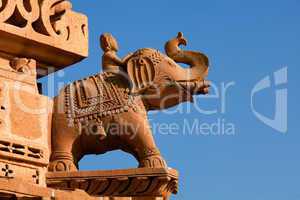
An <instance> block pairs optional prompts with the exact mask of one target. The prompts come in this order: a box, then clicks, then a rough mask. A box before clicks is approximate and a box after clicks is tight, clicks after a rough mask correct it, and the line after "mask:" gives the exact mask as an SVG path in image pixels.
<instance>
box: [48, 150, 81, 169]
mask: <svg viewBox="0 0 300 200" xmlns="http://www.w3.org/2000/svg"><path fill="white" fill-rule="evenodd" d="M48 170H49V171H51V172H69V171H77V167H76V166H75V164H74V162H73V158H72V157H71V156H70V155H69V154H68V153H62V152H60V153H53V154H52V155H51V161H50V164H49V166H48Z"/></svg>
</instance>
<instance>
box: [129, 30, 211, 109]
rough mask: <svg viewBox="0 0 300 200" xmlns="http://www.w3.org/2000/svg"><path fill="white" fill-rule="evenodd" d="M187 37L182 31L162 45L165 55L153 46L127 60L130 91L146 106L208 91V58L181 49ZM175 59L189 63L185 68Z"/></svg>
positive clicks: (160, 105) (161, 106)
mask: <svg viewBox="0 0 300 200" xmlns="http://www.w3.org/2000/svg"><path fill="white" fill-rule="evenodd" d="M186 43H187V40H186V39H185V38H184V37H183V35H182V33H178V36H177V37H176V38H174V39H171V40H170V41H168V42H167V43H166V45H165V51H166V54H167V55H164V54H162V53H160V52H159V51H157V50H155V49H150V48H144V49H140V50H138V51H136V52H135V53H134V54H133V55H132V56H131V57H130V59H129V60H128V62H127V72H128V75H129V77H130V80H131V83H132V90H131V91H132V94H137V95H140V96H141V97H142V100H143V102H144V104H145V106H146V108H147V109H148V110H153V109H164V108H168V107H171V106H174V105H177V104H179V103H181V102H185V101H192V100H193V97H192V95H195V94H196V95H197V94H206V93H208V88H209V82H208V81H206V80H205V77H206V76H207V74H208V66H209V62H208V58H207V57H206V56H205V55H204V54H202V53H200V52H195V51H184V50H181V49H180V48H179V46H180V45H186ZM177 63H184V64H187V65H189V67H188V68H184V67H182V66H180V65H179V64H177Z"/></svg>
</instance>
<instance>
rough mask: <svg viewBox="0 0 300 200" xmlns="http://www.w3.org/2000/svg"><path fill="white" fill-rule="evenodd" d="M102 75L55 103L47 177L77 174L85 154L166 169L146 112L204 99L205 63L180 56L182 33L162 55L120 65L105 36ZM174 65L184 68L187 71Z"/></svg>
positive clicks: (144, 52)
mask: <svg viewBox="0 0 300 200" xmlns="http://www.w3.org/2000/svg"><path fill="white" fill-rule="evenodd" d="M100 44H101V48H102V49H103V51H104V54H103V57H102V66H103V71H104V72H103V73H99V74H96V75H93V76H90V77H87V78H84V79H82V80H78V81H75V82H73V83H71V84H69V85H67V86H65V87H64V88H63V89H62V90H61V91H60V93H59V95H58V96H56V97H55V98H54V114H53V127H52V155H51V162H50V165H49V170H50V171H75V170H77V168H78V162H79V160H80V159H81V158H82V157H83V156H84V155H86V154H103V153H105V152H107V151H112V150H117V149H121V150H123V151H125V152H128V153H130V154H132V155H133V156H134V157H135V158H136V159H137V161H138V163H139V167H149V168H162V167H163V168H164V167H167V165H166V162H165V161H164V159H163V157H162V156H161V154H160V152H159V150H158V148H157V147H156V144H155V141H154V139H153V136H152V133H151V129H150V127H149V122H148V119H147V111H149V110H154V109H165V108H169V107H171V106H174V105H177V104H179V103H181V102H185V101H192V96H193V95H198V94H206V93H208V88H209V82H208V81H206V80H205V77H206V76H207V74H208V66H209V62H208V58H207V56H205V55H204V54H202V53H200V52H195V51H184V50H181V49H180V48H179V46H180V45H186V44H187V40H186V39H185V38H184V37H183V34H182V33H178V35H177V37H175V38H173V39H171V40H169V41H168V42H167V43H166V45H165V51H166V54H167V55H165V54H162V53H161V52H159V51H158V50H155V49H151V48H144V49H139V50H137V51H136V52H134V53H133V54H129V55H127V56H126V57H125V58H123V59H121V58H119V57H118V56H117V51H118V44H117V41H116V39H115V38H114V37H113V36H112V35H111V34H109V33H105V34H103V35H101V37H100ZM177 63H185V64H187V65H189V68H184V67H181V66H180V65H179V64H177Z"/></svg>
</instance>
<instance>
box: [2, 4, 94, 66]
mask: <svg viewBox="0 0 300 200" xmlns="http://www.w3.org/2000/svg"><path fill="white" fill-rule="evenodd" d="M71 8H72V4H71V3H70V2H69V1H67V0H2V1H1V4H0V35H1V38H0V40H2V41H3V44H0V48H1V50H2V51H4V52H5V53H8V54H13V55H20V56H22V57H29V58H34V59H36V60H37V62H38V63H42V64H52V66H55V67H62V66H67V65H70V64H73V63H75V62H77V61H79V60H80V59H82V58H84V57H86V56H87V54H88V49H87V46H88V31H87V17H86V16H84V15H82V14H79V13H76V12H74V11H72V9H71ZM3 33H5V34H3ZM7 33H8V34H7ZM12 36H14V38H15V37H16V36H17V37H18V39H19V40H24V42H16V40H15V39H13V38H12ZM6 43H7V44H6ZM25 43H26V45H25ZM4 44H6V46H4ZM28 44H31V45H28ZM7 46H10V48H7ZM20 46H22V48H20ZM47 48H48V51H47V50H46V51H45V49H47ZM49 48H50V49H52V51H49ZM20 51H21V52H20ZM66 52H68V54H66ZM58 56H63V57H64V59H53V58H54V57H56V58H57V57H58Z"/></svg>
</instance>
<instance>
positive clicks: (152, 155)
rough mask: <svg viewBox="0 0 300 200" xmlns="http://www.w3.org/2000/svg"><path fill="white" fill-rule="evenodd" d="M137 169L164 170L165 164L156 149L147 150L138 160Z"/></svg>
mask: <svg viewBox="0 0 300 200" xmlns="http://www.w3.org/2000/svg"><path fill="white" fill-rule="evenodd" d="M139 167H148V168H160V167H161V168H166V167H167V164H166V162H165V160H164V159H163V158H162V156H161V155H160V152H159V150H158V149H157V148H155V149H147V150H145V152H144V155H141V156H140V158H139Z"/></svg>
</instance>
